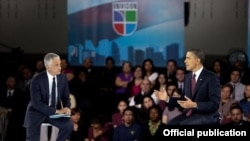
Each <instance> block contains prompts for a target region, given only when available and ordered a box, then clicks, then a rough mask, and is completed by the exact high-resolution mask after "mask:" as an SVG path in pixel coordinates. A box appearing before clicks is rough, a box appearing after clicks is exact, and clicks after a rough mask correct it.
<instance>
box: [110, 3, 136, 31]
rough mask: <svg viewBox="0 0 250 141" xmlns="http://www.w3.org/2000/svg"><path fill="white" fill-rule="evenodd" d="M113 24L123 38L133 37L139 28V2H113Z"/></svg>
mask: <svg viewBox="0 0 250 141" xmlns="http://www.w3.org/2000/svg"><path fill="white" fill-rule="evenodd" d="M112 9H113V12H112V20H113V21H112V23H113V29H114V30H115V32H116V33H117V34H119V35H121V36H129V35H132V34H133V33H134V32H135V31H136V28H137V19H138V18H137V2H113V5H112Z"/></svg>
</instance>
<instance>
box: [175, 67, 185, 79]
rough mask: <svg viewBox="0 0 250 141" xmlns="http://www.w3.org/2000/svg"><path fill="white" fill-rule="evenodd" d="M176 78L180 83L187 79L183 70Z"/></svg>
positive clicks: (178, 72) (178, 71)
mask: <svg viewBox="0 0 250 141" xmlns="http://www.w3.org/2000/svg"><path fill="white" fill-rule="evenodd" d="M176 78H177V80H178V81H180V82H183V81H184V78H185V72H184V71H183V70H177V71H176Z"/></svg>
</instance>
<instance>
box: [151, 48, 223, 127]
mask: <svg viewBox="0 0 250 141" xmlns="http://www.w3.org/2000/svg"><path fill="white" fill-rule="evenodd" d="M204 59H205V55H204V53H203V52H202V51H201V50H199V49H192V50H189V51H187V53H186V58H185V61H184V63H185V65H186V70H187V71H190V72H189V73H188V74H187V75H186V76H185V82H184V83H185V86H184V96H183V97H182V98H179V99H178V100H177V103H178V104H179V105H180V106H181V107H182V108H184V111H183V113H182V114H181V115H179V116H177V117H175V118H174V119H173V120H171V121H170V122H169V123H168V125H213V124H218V123H219V113H218V108H219V103H220V83H219V80H218V78H217V77H216V76H215V74H214V73H212V72H210V71H209V70H207V69H206V68H204V67H203V62H204ZM193 75H194V77H193ZM192 81H193V82H192ZM192 85H194V89H192V87H193V86H192ZM155 93H156V95H157V97H158V98H159V99H161V100H165V101H166V102H167V104H169V105H171V104H173V101H174V98H173V97H169V96H168V95H167V93H166V91H165V90H164V89H163V90H160V91H155Z"/></svg>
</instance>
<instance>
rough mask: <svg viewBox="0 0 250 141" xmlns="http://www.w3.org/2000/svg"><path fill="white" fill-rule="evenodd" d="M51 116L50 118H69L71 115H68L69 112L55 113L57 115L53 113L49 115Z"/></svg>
mask: <svg viewBox="0 0 250 141" xmlns="http://www.w3.org/2000/svg"><path fill="white" fill-rule="evenodd" d="M49 117H50V118H63V117H67V118H69V117H70V115H68V114H55V115H51V116H49Z"/></svg>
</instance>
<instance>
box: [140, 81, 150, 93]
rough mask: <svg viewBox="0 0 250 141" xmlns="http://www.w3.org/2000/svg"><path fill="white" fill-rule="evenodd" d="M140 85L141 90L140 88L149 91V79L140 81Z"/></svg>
mask: <svg viewBox="0 0 250 141" xmlns="http://www.w3.org/2000/svg"><path fill="white" fill-rule="evenodd" d="M140 87H141V90H142V91H143V92H145V93H147V92H149V91H150V89H151V84H150V82H149V80H146V79H144V80H143V81H142V83H141V85H140Z"/></svg>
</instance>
